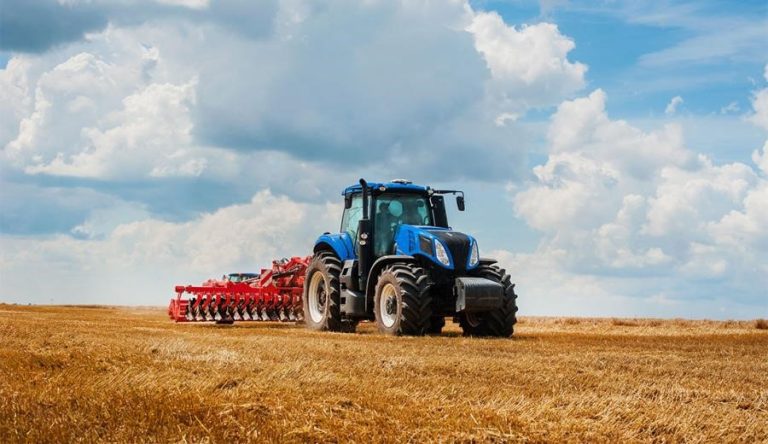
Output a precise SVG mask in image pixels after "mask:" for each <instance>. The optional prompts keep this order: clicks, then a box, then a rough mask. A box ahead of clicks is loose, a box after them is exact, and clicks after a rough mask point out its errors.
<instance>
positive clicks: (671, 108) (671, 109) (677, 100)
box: [664, 96, 683, 114]
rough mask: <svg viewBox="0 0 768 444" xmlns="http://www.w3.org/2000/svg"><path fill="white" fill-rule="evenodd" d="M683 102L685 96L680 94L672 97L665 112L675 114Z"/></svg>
mask: <svg viewBox="0 0 768 444" xmlns="http://www.w3.org/2000/svg"><path fill="white" fill-rule="evenodd" d="M682 103H683V98H682V97H680V96H675V97H672V99H671V100H670V101H669V103H668V104H667V107H666V108H664V114H674V113H676V112H677V107H678V106H680V105H681V104H682Z"/></svg>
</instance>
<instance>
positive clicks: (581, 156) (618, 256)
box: [507, 90, 768, 316]
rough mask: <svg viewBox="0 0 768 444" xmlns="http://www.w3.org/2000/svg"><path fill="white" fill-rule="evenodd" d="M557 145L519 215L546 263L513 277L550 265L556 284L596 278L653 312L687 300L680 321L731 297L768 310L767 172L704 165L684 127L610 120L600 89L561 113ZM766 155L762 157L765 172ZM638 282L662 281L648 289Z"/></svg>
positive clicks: (605, 290)
mask: <svg viewBox="0 0 768 444" xmlns="http://www.w3.org/2000/svg"><path fill="white" fill-rule="evenodd" d="M549 146H550V154H549V156H548V159H547V161H546V162H545V163H544V164H543V165H539V166H537V167H535V168H534V177H535V179H534V180H533V181H532V182H531V183H530V184H528V186H527V187H524V188H522V189H518V190H515V191H514V195H513V200H514V205H515V209H516V211H517V213H518V214H519V216H520V217H521V218H523V219H524V220H525V221H526V222H527V223H528V224H529V225H530V226H531V227H533V228H535V229H537V230H539V231H541V232H542V233H544V237H543V239H542V241H541V243H540V245H539V247H538V249H537V251H536V252H535V253H533V254H531V255H510V256H508V259H507V263H508V265H509V266H511V267H513V269H516V270H519V272H520V273H536V271H535V270H534V269H535V268H536V267H538V266H544V264H545V265H546V266H547V267H551V270H550V271H552V273H553V275H554V274H557V273H562V275H563V276H571V277H572V278H574V279H576V277H578V276H581V280H582V281H583V280H584V279H583V278H584V275H588V276H592V277H593V278H594V279H593V280H591V281H589V282H591V285H592V286H593V287H594V286H597V287H600V291H597V292H596V293H597V294H601V293H602V294H603V295H604V297H609V295H613V296H611V297H614V298H615V300H616V301H625V300H626V298H636V299H637V300H644V301H646V302H647V303H651V304H653V303H654V301H653V299H652V296H653V295H655V294H662V293H663V294H664V298H665V300H668V301H678V304H679V306H678V311H677V312H676V313H678V315H685V310H692V303H690V302H687V301H688V300H690V298H703V299H705V300H707V301H708V304H709V305H708V307H710V308H711V307H712V306H714V305H718V304H720V305H722V304H725V303H726V299H727V298H730V299H731V300H732V301H733V302H734V303H736V304H741V305H742V306H743V307H748V306H749V305H750V304H755V303H759V301H761V300H763V301H764V299H762V298H764V296H765V294H764V289H765V288H768V287H767V286H768V280H766V276H768V274H767V273H766V271H768V268H766V265H765V264H767V263H768V248H766V247H767V246H768V245H767V244H766V241H765V239H766V235H768V231H766V230H765V229H764V228H763V227H764V225H762V224H763V223H764V222H763V220H764V219H763V218H764V217H765V212H766V207H765V205H764V202H768V200H766V199H765V197H766V196H765V189H766V187H768V181H767V180H766V177H765V176H763V175H761V174H759V170H758V171H756V170H755V168H754V167H753V166H751V165H748V164H744V163H740V162H734V163H730V164H723V165H717V164H715V163H714V162H713V161H712V160H711V159H709V158H708V157H706V156H704V155H701V154H695V153H694V152H693V151H691V150H689V149H688V148H686V147H685V144H684V140H683V137H682V134H681V131H680V129H679V128H677V127H675V126H666V127H662V128H659V129H656V130H652V131H642V130H640V129H638V128H635V127H633V126H631V125H630V124H629V123H627V122H623V121H616V120H612V119H610V118H609V117H608V116H607V115H606V113H605V94H604V93H603V92H602V91H600V90H597V91H595V92H593V93H591V94H590V95H589V96H588V97H585V98H579V99H575V100H572V101H566V102H564V103H563V104H562V105H560V107H559V108H558V111H557V112H556V113H555V114H554V116H553V117H552V120H551V124H550V128H549ZM763 156H764V153H762V154H759V153H755V155H754V160H755V163H756V164H757V165H758V166H759V167H761V168H762V167H763V163H764V157H763ZM638 275H640V276H645V277H652V278H653V279H654V280H655V282H654V283H652V284H648V283H645V284H642V285H640V284H639V283H638V280H637V279H636V277H637V276H638ZM702 280H704V281H707V282H708V284H707V285H706V286H704V285H701V281H702ZM567 282H569V279H567V278H565V277H563V286H564V285H566V283H567ZM700 287H702V288H700ZM533 288H534V292H536V294H539V293H540V292H539V289H537V288H536V287H533ZM590 288H591V287H590ZM559 291H571V292H572V293H575V294H585V295H586V293H584V292H583V291H581V292H579V291H574V290H565V289H564V288H559ZM724 292H728V297H727V298H725V297H724V296H723V294H724ZM542 297H549V298H552V297H554V296H545V295H542ZM585 297H588V296H585ZM696 303H698V301H697V302H696ZM631 305H633V306H634V305H636V303H631ZM726 309H728V308H727V307H726ZM651 311H653V310H651ZM656 312H658V313H661V312H666V313H670V311H669V310H667V309H663V310H662V309H659V310H657V311H656ZM730 312H731V313H734V311H730ZM741 315H742V316H748V314H746V311H745V312H743V313H742V314H741Z"/></svg>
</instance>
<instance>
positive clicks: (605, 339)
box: [0, 305, 768, 442]
mask: <svg viewBox="0 0 768 444" xmlns="http://www.w3.org/2000/svg"><path fill="white" fill-rule="evenodd" d="M764 327H765V325H764V324H761V323H759V322H756V321H751V322H714V321H682V320H672V321H658V320H628V319H623V320H619V319H614V320H611V319H572V318H569V319H550V318H522V319H521V320H520V322H519V323H518V328H517V332H516V333H515V337H514V338H513V339H507V340H500V339H475V338H463V337H461V336H460V334H459V330H458V327H456V326H453V324H450V323H449V326H448V331H447V332H445V334H444V335H443V336H441V337H423V338H391V337H384V336H380V335H378V334H376V333H375V332H374V330H373V326H371V325H365V324H364V325H361V327H360V328H359V332H358V333H357V334H336V333H312V332H309V331H306V330H304V329H303V328H301V327H299V326H294V325H287V324H271V323H269V324H265V323H240V324H235V325H234V326H227V327H217V326H214V325H180V324H173V323H171V322H170V321H168V319H167V318H166V316H165V313H164V311H163V310H161V309H128V308H108V307H88V308H85V307H18V306H10V305H0V332H1V333H2V345H0V442H20V441H27V442H68V441H88V442H92V441H109V442H137V441H138V442H141V441H162V442H165V441H197V442H199V441H211V442H228V441H260V442H261V441H280V442H306V441H313V442H327V441H345V442H348V441H355V442H386V441H388V442H406V441H414V442H423V441H442V442H453V441H481V442H505V441H529V442H546V441H589V442H594V441H610V442H628V441H668V442H737V441H739V442H765V441H766V440H767V439H768V329H765V328H764Z"/></svg>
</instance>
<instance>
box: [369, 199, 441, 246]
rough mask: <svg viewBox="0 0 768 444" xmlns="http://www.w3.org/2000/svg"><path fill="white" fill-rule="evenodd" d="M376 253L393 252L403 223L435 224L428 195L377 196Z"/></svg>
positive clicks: (375, 222)
mask: <svg viewBox="0 0 768 444" xmlns="http://www.w3.org/2000/svg"><path fill="white" fill-rule="evenodd" d="M375 218H376V219H375V221H374V224H375V234H374V238H375V241H376V245H375V247H374V250H375V255H376V256H377V257H378V256H383V255H386V254H391V253H393V251H392V249H393V248H392V247H393V244H394V239H395V231H397V227H398V226H399V225H402V224H409V225H434V224H433V223H432V212H431V211H430V210H429V205H428V203H427V198H426V196H422V195H420V194H414V193H402V194H398V193H387V194H382V195H380V196H378V197H377V198H376V209H375Z"/></svg>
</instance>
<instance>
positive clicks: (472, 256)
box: [469, 241, 480, 267]
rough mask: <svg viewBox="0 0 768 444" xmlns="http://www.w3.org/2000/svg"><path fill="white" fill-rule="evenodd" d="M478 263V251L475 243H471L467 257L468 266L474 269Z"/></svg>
mask: <svg viewBox="0 0 768 444" xmlns="http://www.w3.org/2000/svg"><path fill="white" fill-rule="evenodd" d="M479 262H480V249H478V248H477V241H472V253H471V254H470V255H469V266H470V267H474V266H476V265H477V264H478V263H479Z"/></svg>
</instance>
